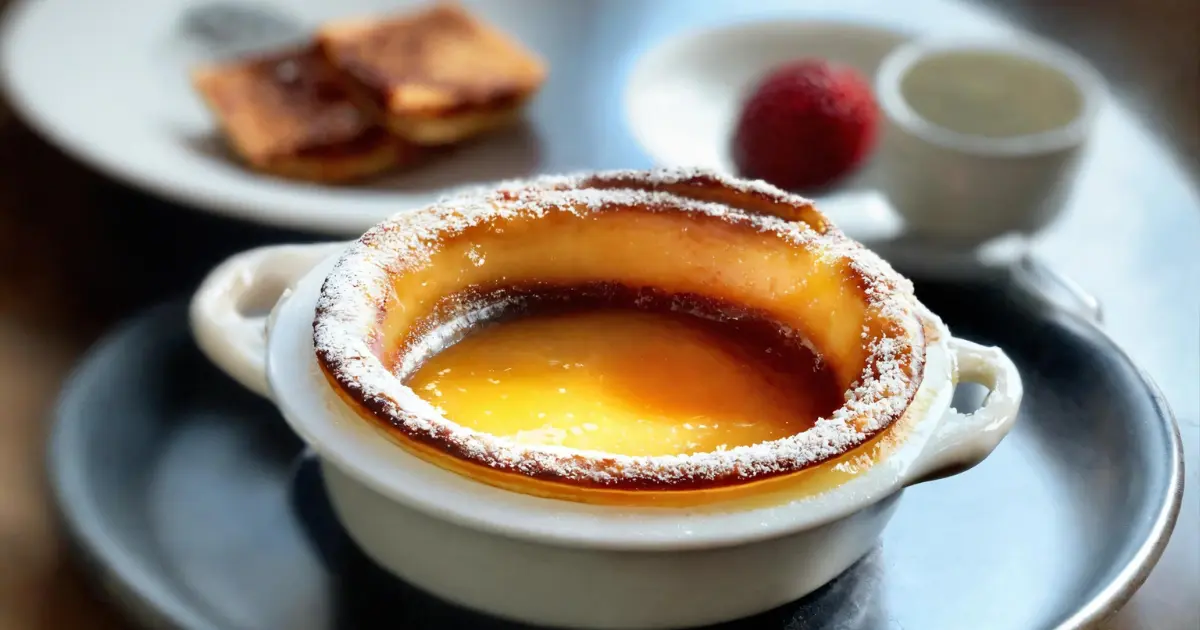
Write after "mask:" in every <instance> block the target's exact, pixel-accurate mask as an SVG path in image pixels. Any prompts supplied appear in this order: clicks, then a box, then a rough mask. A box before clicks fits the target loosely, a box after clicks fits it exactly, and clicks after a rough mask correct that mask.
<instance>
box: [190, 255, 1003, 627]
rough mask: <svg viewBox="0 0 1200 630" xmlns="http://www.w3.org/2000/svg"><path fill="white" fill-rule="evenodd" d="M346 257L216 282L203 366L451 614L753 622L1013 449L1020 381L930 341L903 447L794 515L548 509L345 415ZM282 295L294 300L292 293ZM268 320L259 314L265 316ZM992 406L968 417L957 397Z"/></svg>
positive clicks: (224, 270) (780, 507) (238, 265)
mask: <svg viewBox="0 0 1200 630" xmlns="http://www.w3.org/2000/svg"><path fill="white" fill-rule="evenodd" d="M343 247H344V244H323V245H293V246H276V247H267V248H262V249H257V250H252V251H249V252H246V253H243V254H240V255H237V256H235V257H233V258H231V259H230V260H228V261H226V262H225V263H224V264H222V265H221V266H220V267H218V268H217V269H215V270H214V271H213V272H212V273H211V274H210V276H209V277H208V278H207V279H206V280H205V282H204V283H203V284H202V286H201V287H200V289H199V291H198V292H197V293H196V295H195V297H194V299H193V302H192V305H191V319H192V326H193V330H194V333H195V336H196V339H197V341H198V343H199V345H200V347H201V349H202V350H203V351H204V352H205V353H206V354H207V355H208V356H209V357H210V358H211V359H212V360H213V361H214V362H216V363H217V364H218V365H219V366H221V367H222V368H223V369H224V370H225V371H226V372H228V373H229V374H230V375H231V376H233V377H234V378H236V379H238V380H239V381H240V382H242V383H243V384H244V385H246V386H247V387H249V388H250V389H253V390H254V391H256V392H258V393H260V394H262V395H264V396H267V397H269V398H271V399H272V400H273V401H274V402H275V404H276V405H277V406H278V407H279V409H280V411H281V412H282V413H283V416H284V418H285V419H286V420H287V422H288V423H289V424H290V425H291V427H292V428H293V429H294V430H295V431H296V433H298V434H299V435H300V436H301V437H302V438H303V439H304V440H305V441H306V442H307V443H308V444H309V445H310V446H311V448H312V449H313V450H314V451H315V452H316V453H317V454H318V456H319V457H320V460H321V463H322V470H323V472H324V478H325V483H326V486H327V488H328V491H329V495H330V497H331V500H332V502H333V505H334V509H335V511H336V513H337V516H338V518H339V519H340V521H341V523H342V525H343V526H344V527H345V529H346V531H347V532H349V534H350V536H351V538H353V539H354V540H355V541H356V543H357V544H358V545H359V546H360V547H361V548H362V550H363V551H364V552H365V553H366V554H367V555H368V556H370V557H371V558H372V559H374V560H375V561H376V562H377V563H378V564H379V565H381V566H382V567H384V568H385V569H387V570H389V571H391V572H392V573H394V574H395V575H397V576H399V577H400V578H403V579H404V580H407V581H408V582H410V583H412V584H414V585H416V586H418V587H420V588H422V589H425V590H427V591H429V592H431V593H433V594H435V595H437V596H440V597H442V598H445V599H447V600H449V601H452V602H456V603H458V604H461V605H464V606H467V607H469V608H473V609H476V610H479V611H483V612H487V613H491V614H494V615H498V616H501V617H507V618H510V619H516V620H520V621H525V622H529V623H535V624H545V625H552V626H566V627H576V628H668V627H687V626H696V625H702V624H709V623H716V622H720V621H725V620H730V619H735V618H739V617H744V616H748V615H751V614H755V613H758V612H761V611H764V610H768V609H770V608H773V607H775V606H779V605H782V604H784V603H787V602H789V601H793V600H795V599H798V598H799V597H801V596H803V595H805V594H807V593H809V592H811V591H813V590H814V589H816V588H818V587H820V586H821V585H822V584H824V583H826V582H828V581H829V580H831V579H832V578H834V577H835V576H837V575H838V574H839V573H841V572H842V571H844V570H845V569H847V568H848V567H849V566H850V565H851V564H853V563H854V562H855V561H856V560H858V559H859V558H860V557H862V556H863V555H864V554H865V553H866V552H867V551H868V550H870V549H871V548H872V546H873V545H874V544H875V542H876V539H877V538H878V536H879V534H880V532H881V531H882V530H883V528H884V526H885V525H886V524H887V522H888V520H889V518H890V517H891V515H892V513H893V511H894V510H895V507H896V505H897V501H898V500H899V498H900V492H901V490H903V489H904V488H905V487H906V486H910V485H912V484H915V483H919V482H921V481H926V480H930V479H933V478H937V477H940V476H945V475H947V474H953V473H956V472H960V471H962V470H965V469H966V468H969V467H971V466H973V465H974V464H976V463H978V462H980V461H981V460H983V459H984V458H985V457H987V455H988V454H989V453H991V451H992V450H993V449H994V448H995V446H996V445H997V444H998V443H999V441H1000V440H1001V439H1002V438H1003V437H1004V435H1005V434H1007V433H1008V431H1009V429H1010V428H1011V426H1012V424H1013V422H1014V420H1015V419H1016V416H1017V410H1018V406H1019V404H1020V399H1021V381H1020V377H1019V375H1018V373H1017V371H1016V368H1015V367H1014V366H1013V364H1012V363H1011V361H1009V359H1008V358H1007V357H1006V356H1005V355H1004V354H1003V353H1002V352H1001V351H1000V350H998V349H996V348H987V347H983V346H980V345H977V344H974V343H971V342H968V341H964V340H961V339H955V338H952V337H951V335H950V333H949V331H948V330H947V329H946V327H945V325H944V324H943V323H942V322H941V321H940V320H938V319H937V318H936V317H935V316H934V315H932V314H929V313H925V315H926V316H927V317H928V319H929V322H930V325H931V326H932V327H933V330H934V334H933V335H932V337H933V339H932V340H931V342H930V343H929V346H928V355H927V358H926V360H927V362H926V368H925V376H924V379H923V381H922V383H921V386H920V388H919V390H918V392H917V394H916V397H915V398H914V400H913V402H912V404H911V405H910V407H909V410H908V412H907V415H906V418H905V419H903V420H901V422H906V423H907V425H908V426H911V430H910V431H909V432H908V433H907V435H906V437H905V438H904V439H903V442H902V444H901V446H900V447H899V448H897V449H896V450H894V451H893V452H892V453H891V454H890V455H888V456H887V457H886V458H885V459H883V460H882V461H880V462H878V463H877V464H876V465H874V466H872V467H870V468H869V469H868V470H867V471H866V472H863V473H861V474H859V475H858V476H856V477H854V478H853V479H852V480H851V481H849V482H846V483H844V484H842V485H840V486H836V487H834V488H832V489H829V490H826V491H824V492H822V493H820V494H817V495H814V496H809V497H806V498H804V499H800V500H793V501H788V502H784V503H780V504H774V505H769V506H767V507H755V508H738V509H731V508H730V507H729V506H724V507H723V506H721V505H712V506H706V507H703V508H629V507H613V506H596V505H587V504H582V503H573V502H566V501H558V500H551V499H542V498H537V497H533V496H528V495H524V494H519V493H515V492H510V491H506V490H501V489H498V488H495V487H492V486H488V485H484V484H481V483H478V482H476V481H473V480H470V479H467V478H465V477H461V476H459V475H457V474H454V473H451V472H447V471H445V470H443V469H441V468H439V467H437V466H434V465H432V464H429V463H427V462H425V461H423V460H420V459H418V458H416V457H414V456H411V455H409V454H407V453H406V452H404V451H403V450H401V449H400V448H399V447H397V446H396V445H395V444H394V443H393V442H391V441H390V440H388V439H387V438H385V437H383V436H382V435H381V434H380V432H379V431H378V430H377V429H375V428H374V427H372V426H371V425H370V424H369V423H368V422H365V421H363V420H362V419H361V418H359V417H358V416H357V415H355V414H354V412H353V411H352V410H350V409H349V408H348V407H346V406H345V405H344V403H342V401H340V400H339V399H338V398H337V397H336V395H335V394H334V393H333V392H332V390H331V388H330V387H329V385H328V384H327V381H326V380H325V377H324V376H323V374H322V373H321V371H320V369H319V368H318V366H317V363H316V360H315V357H314V352H313V340H312V336H313V335H312V332H313V328H312V323H313V316H314V309H315V305H316V300H317V295H318V292H319V289H320V285H321V283H322V281H323V280H324V278H325V276H326V274H327V273H328V270H329V269H330V267H331V265H332V263H333V261H334V259H335V258H336V254H337V253H338V252H339V251H340V250H341V249H342V248H343ZM282 287H292V288H289V289H286V290H284V289H283V288H282ZM281 290H282V291H283V296H282V297H281V298H280V299H279V300H278V302H277V303H276V305H275V307H274V309H273V310H272V311H271V313H270V315H269V316H268V317H267V318H266V321H264V318H263V317H261V316H254V315H252V314H248V313H247V312H246V311H247V310H248V309H249V308H252V306H251V305H252V304H255V303H257V304H262V303H264V297H265V298H266V302H267V303H269V302H270V296H269V295H266V293H269V292H272V291H281ZM962 381H969V382H976V383H981V384H983V385H985V386H987V387H988V388H989V389H990V392H991V393H990V394H989V395H988V396H987V398H986V400H985V402H984V403H983V406H982V407H981V408H980V409H979V410H977V411H975V412H974V413H972V414H971V415H963V414H960V413H958V412H956V411H954V410H953V409H951V408H950V398H951V395H952V394H953V390H954V387H955V385H956V384H957V383H958V382H962Z"/></svg>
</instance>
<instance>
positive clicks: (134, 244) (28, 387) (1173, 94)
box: [0, 0, 1200, 630]
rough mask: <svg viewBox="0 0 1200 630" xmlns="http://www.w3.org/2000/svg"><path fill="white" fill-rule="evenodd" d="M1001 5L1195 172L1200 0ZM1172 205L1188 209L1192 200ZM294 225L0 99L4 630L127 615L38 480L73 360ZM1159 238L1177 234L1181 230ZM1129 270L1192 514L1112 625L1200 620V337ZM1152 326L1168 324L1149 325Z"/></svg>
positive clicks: (1105, 296)
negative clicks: (1065, 47) (1080, 55)
mask: <svg viewBox="0 0 1200 630" xmlns="http://www.w3.org/2000/svg"><path fill="white" fill-rule="evenodd" d="M2 4H3V2H0V5H2ZM1007 8H1008V10H1010V11H1012V12H1013V13H1014V14H1015V15H1016V16H1017V17H1019V18H1021V19H1022V20H1023V21H1026V22H1027V23H1028V24H1030V25H1031V27H1032V28H1034V29H1035V30H1039V31H1042V32H1043V33H1046V34H1051V35H1057V36H1059V37H1060V38H1062V39H1065V40H1066V41H1067V42H1068V43H1069V44H1072V45H1075V46H1077V47H1078V48H1079V49H1081V50H1082V51H1083V52H1084V53H1085V54H1088V55H1090V56H1092V58H1093V59H1094V60H1095V61H1096V62H1097V64H1098V65H1100V67H1101V69H1102V70H1104V71H1105V72H1106V73H1107V74H1108V75H1109V78H1110V80H1113V81H1114V82H1115V83H1117V87H1118V89H1119V93H1121V94H1123V95H1125V97H1126V98H1129V99H1132V100H1133V102H1134V103H1136V104H1139V106H1140V108H1142V109H1143V110H1144V111H1146V112H1147V113H1148V114H1150V115H1151V119H1152V120H1153V126H1154V128H1156V129H1157V130H1158V131H1160V132H1163V133H1164V136H1166V137H1167V138H1168V139H1169V141H1170V142H1172V143H1173V146H1174V148H1175V149H1176V150H1177V151H1178V152H1179V154H1180V155H1181V160H1182V161H1183V162H1185V163H1186V165H1187V166H1186V168H1188V169H1189V170H1190V171H1191V172H1192V173H1193V174H1195V173H1197V172H1200V157H1198V156H1200V114H1198V112H1200V76H1198V75H1200V46H1198V45H1197V44H1196V42H1197V39H1196V37H1197V33H1198V32H1200V2H1196V0H1158V1H1156V2H1116V1H1103V0H1102V1H1096V2H1084V1H1082V0H1081V1H1078V2H1065V1H1064V2H1054V3H1035V2H1033V0H1022V1H1021V2H1015V3H1012V4H1010V5H1008V7H1007ZM1135 210H1136V209H1135ZM1159 210H1161V209H1159ZM1162 211H1164V212H1165V211H1168V210H1162ZM1169 211H1172V212H1181V213H1182V212H1191V213H1196V212H1200V207H1181V208H1174V209H1169ZM1079 224H1081V220H1079V219H1078V218H1076V219H1073V220H1067V221H1064V226H1063V227H1060V228H1059V230H1058V231H1059V234H1058V236H1057V237H1054V239H1055V240H1056V241H1062V242H1064V243H1065V242H1067V241H1069V240H1070V236H1069V232H1068V230H1070V229H1074V226H1076V225H1079ZM1064 233H1066V234H1067V235H1066V236H1064ZM298 238H312V236H311V235H300V234H289V233H284V232H280V231H276V230H269V229H264V228H258V227H253V226H245V225H236V224H231V223H227V222H225V221H222V220H219V219H216V218H211V217H208V216H204V215H200V214H196V213H190V212H183V211H178V212H164V211H163V209H162V207H161V206H156V205H154V204H153V203H152V202H150V201H148V200H147V199H145V198H143V197H141V196H139V195H137V194H134V193H131V192H129V191H127V190H124V189H122V188H121V187H119V186H117V185H115V184H112V183H109V182H106V181H105V180H103V179H102V178H100V177H99V176H97V175H95V174H93V173H91V172H89V171H87V170H86V169H84V168H83V167H81V166H79V165H77V164H76V163H74V162H72V161H71V160H70V159H68V158H66V157H64V156H62V155H61V154H59V153H58V152H57V151H55V150H54V149H52V148H50V147H48V146H47V145H45V144H44V143H42V142H41V141H40V140H39V139H37V138H36V137H35V136H34V135H33V134H32V133H31V132H30V131H28V130H27V129H26V128H25V127H24V126H23V125H21V124H20V123H18V122H17V121H15V120H14V119H12V117H11V115H10V114H9V113H8V112H7V111H6V110H4V109H3V108H2V107H0V402H2V404H3V412H2V413H0V630H18V629H19V630H42V629H55V630H58V629H65V628H72V629H76V628H77V629H80V630H84V629H89V628H100V629H108V628H124V627H126V625H125V624H126V622H124V621H123V620H122V619H121V618H120V617H119V615H118V614H117V613H116V612H115V610H114V609H113V607H111V606H110V605H109V604H107V603H105V602H104V601H103V600H102V598H101V597H99V596H97V595H96V594H95V592H94V591H93V589H91V588H90V586H89V585H88V584H87V582H86V580H85V579H83V577H82V576H81V572H80V570H79V569H77V568H76V567H75V565H74V564H73V561H72V556H71V555H70V554H69V553H68V552H67V550H66V549H65V548H64V544H63V539H62V537H61V536H60V534H59V531H58V528H57V525H56V523H55V521H54V519H53V517H52V511H51V509H50V506H49V504H48V500H47V494H46V491H45V483H44V479H43V472H42V460H43V442H44V433H45V429H46V427H47V424H46V419H47V417H48V414H49V412H50V409H51V406H52V404H53V401H54V397H55V395H56V393H57V389H58V386H59V383H60V382H61V380H62V379H63V377H64V376H65V375H66V374H67V373H68V372H69V370H70V369H71V366H72V364H73V362H74V361H75V360H76V359H77V358H78V357H79V356H80V354H81V353H82V352H83V351H84V350H85V349H86V348H87V347H88V346H89V345H90V344H91V343H92V342H94V341H95V340H96V339H97V338H98V336H99V335H100V334H101V333H102V332H103V331H104V330H105V329H106V328H107V327H109V326H111V325H112V324H113V323H114V322H116V321H118V320H119V319H120V318H123V317H126V316H128V315H130V314H132V313H133V312H135V311H136V310H138V309H139V308H141V307H144V306H147V305H149V304H152V303H155V302H157V301H159V300H161V299H164V298H166V297H169V296H175V295H179V294H181V293H185V292H186V291H187V290H188V288H189V287H191V286H193V285H194V283H195V282H196V281H197V280H198V279H199V278H200V276H201V274H203V272H204V271H205V270H206V269H207V268H209V267H210V266H211V265H212V264H214V263H215V262H217V261H219V260H220V259H222V258H223V257H224V256H225V255H227V254H229V253H232V252H235V251H238V250H241V249H243V248H245V247H248V246H251V245H253V244H260V243H263V242H268V241H287V240H295V239H298ZM1140 246H1141V247H1144V248H1149V249H1154V248H1155V247H1156V245H1155V244H1154V243H1141V244H1140ZM1160 246H1161V247H1163V248H1180V247H1182V246H1181V244H1179V243H1172V242H1166V243H1162V244H1161V245H1160ZM1197 248H1200V243H1193V244H1191V250H1190V251H1189V252H1186V253H1185V252H1184V251H1183V250H1181V249H1180V250H1178V251H1176V250H1174V249H1173V250H1170V251H1168V252H1166V253H1165V254H1164V252H1163V251H1158V252H1156V254H1157V255H1158V256H1159V259H1160V260H1166V261H1168V262H1169V261H1170V260H1171V256H1172V255H1174V254H1176V253H1177V254H1178V255H1179V256H1180V258H1179V260H1183V258H1182V257H1183V256H1185V255H1186V256H1189V257H1194V256H1195V249H1197ZM1055 258H1056V257H1052V260H1051V262H1057V263H1060V267H1061V266H1066V267H1076V269H1072V268H1068V269H1066V271H1067V272H1068V273H1075V272H1076V271H1077V270H1078V271H1080V272H1086V268H1085V267H1083V266H1081V265H1083V264H1084V263H1081V262H1079V261H1077V260H1074V259H1071V258H1069V257H1067V256H1066V255H1065V254H1064V257H1063V259H1062V260H1061V261H1059V260H1056V259H1055ZM1193 259H1194V258H1188V259H1187V260H1193ZM1084 275H1086V273H1084ZM1140 280H1141V281H1142V282H1143V283H1144V285H1152V284H1153V283H1154V282H1155V279H1154V277H1153V274H1147V275H1146V276H1145V277H1144V278H1141V279H1140ZM1193 280H1194V282H1193V283H1192V284H1191V286H1190V287H1188V286H1178V287H1166V288H1165V290H1178V291H1193V292H1200V280H1195V279H1194V278H1193ZM1129 282H1130V279H1129V278H1125V279H1123V280H1122V281H1121V283H1113V284H1105V280H1104V279H1103V278H1099V277H1097V278H1094V279H1093V281H1092V283H1091V286H1090V287H1089V288H1092V289H1093V290H1095V291H1096V292H1097V293H1098V294H1099V295H1100V297H1101V298H1102V300H1103V301H1105V302H1106V304H1105V306H1106V309H1107V312H1108V314H1109V318H1110V322H1112V326H1113V327H1112V328H1111V329H1110V330H1112V332H1113V334H1114V336H1115V337H1116V338H1117V340H1118V342H1120V343H1122V344H1123V345H1125V346H1126V347H1127V348H1128V349H1129V350H1130V352H1131V354H1132V355H1133V356H1134V357H1135V359H1138V360H1139V361H1141V362H1142V363H1143V364H1144V365H1145V366H1146V367H1147V369H1149V370H1150V372H1151V374H1152V376H1154V377H1156V378H1158V379H1160V381H1161V380H1164V379H1165V380H1167V381H1168V382H1170V383H1173V384H1174V385H1175V386H1174V387H1166V389H1167V395H1168V398H1170V401H1171V403H1172V404H1173V405H1174V406H1175V407H1176V411H1177V413H1179V414H1180V418H1179V420H1180V424H1181V426H1182V427H1183V435H1184V438H1185V440H1186V441H1189V446H1188V456H1189V457H1190V458H1191V459H1190V460H1189V461H1188V465H1189V467H1190V470H1189V473H1188V478H1187V481H1188V484H1189V486H1188V490H1187V496H1186V498H1185V501H1184V506H1183V513H1182V515H1181V518H1180V522H1179V526H1178V527H1177V528H1176V533H1175V536H1174V537H1173V539H1172V541H1171V544H1170V546H1169V547H1168V550H1167V553H1166V556H1165V557H1164V559H1163V560H1162V562H1161V563H1160V565H1159V567H1158V568H1157V569H1156V570H1155V572H1154V573H1153V574H1152V575H1151V577H1150V579H1149V581H1148V582H1147V584H1146V586H1145V587H1144V588H1143V589H1142V590H1141V591H1140V592H1139V593H1138V594H1137V595H1136V596H1135V597H1134V599H1133V600H1132V602H1131V603H1130V604H1129V605H1128V606H1127V607H1126V608H1125V609H1124V610H1123V611H1122V612H1121V613H1120V614H1119V615H1118V616H1117V617H1116V618H1115V619H1114V620H1113V621H1112V622H1111V624H1110V627H1111V628H1115V629H1135V628H1137V629H1154V630H1174V629H1183V628H1196V627H1200V592H1198V591H1200V585H1198V584H1197V581H1198V578H1197V576H1198V573H1200V569H1197V567H1200V505H1198V495H1200V492H1198V491H1200V488H1198V487H1197V486H1198V485H1200V483H1198V477H1197V475H1196V474H1195V469H1196V468H1197V467H1200V461H1198V460H1197V459H1196V445H1195V442H1196V441H1200V430H1198V429H1197V427H1198V426H1200V418H1198V417H1196V415H1195V414H1196V409H1197V400H1196V398H1197V396H1198V393H1197V389H1200V374H1197V373H1196V368H1195V367H1194V366H1195V365H1196V363H1197V358H1200V348H1190V347H1183V348H1177V347H1172V346H1171V340H1170V334H1171V332H1172V330H1170V329H1167V330H1155V329H1154V328H1153V327H1156V326H1158V325H1159V324H1158V318H1156V316H1155V314H1154V313H1148V312H1145V311H1144V310H1142V309H1140V308H1139V305H1138V304H1136V303H1130V302H1129V301H1127V300H1124V299H1122V298H1123V297H1124V296H1125V295H1127V294H1126V293H1123V291H1125V290H1126V289H1127V288H1128V286H1129ZM1122 283H1123V284H1122ZM1184 303H1185V304H1191V303H1194V301H1192V302H1186V301H1185V302H1184ZM1187 317H1190V318H1191V319H1190V321H1191V322H1192V325H1194V326H1198V327H1200V313H1191V314H1190V315H1188V314H1185V317H1184V318H1183V319H1182V320H1181V319H1179V318H1175V319H1173V320H1172V321H1176V322H1178V321H1188V319H1187ZM1146 330H1150V331H1151V333H1154V332H1157V334H1158V336H1155V334H1150V333H1146V334H1143V333H1144V332H1145V331H1146ZM1176 330H1178V328H1177V329H1176ZM1164 335H1165V336H1166V338H1165V339H1164V338H1162V336H1164ZM1177 370H1183V372H1182V373H1176V371H1177ZM1181 378H1182V379H1195V381H1194V382H1193V383H1192V386H1191V389H1190V396H1191V399H1188V395H1189V392H1188V387H1187V384H1186V383H1184V384H1183V385H1182V386H1181V385H1179V383H1180V380H1179V379H1181Z"/></svg>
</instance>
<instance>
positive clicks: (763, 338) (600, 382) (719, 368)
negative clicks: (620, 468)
mask: <svg viewBox="0 0 1200 630" xmlns="http://www.w3.org/2000/svg"><path fill="white" fill-rule="evenodd" d="M774 333H775V331H773V330H771V326H770V325H768V324H767V323H766V322H759V321H754V322H753V323H751V324H747V323H746V322H744V321H743V322H741V323H734V322H728V321H719V320H714V319H709V318H704V317H699V316H696V315H690V314H684V313H678V312H670V311H666V310H638V309H633V308H618V307H608V308H600V309H588V310H582V311H576V312H566V313H535V314H532V315H529V316H526V317H521V318H517V319H511V320H508V321H503V322H499V323H493V324H490V325H485V326H482V327H480V328H478V329H476V330H474V331H472V332H470V333H469V334H468V335H467V336H466V337H465V338H464V339H463V340H461V341H459V342H458V343H457V344H455V345H453V346H450V347H449V348H447V349H445V350H443V351H441V352H440V353H438V354H436V355H434V356H433V357H432V358H431V359H430V360H429V361H427V362H426V363H425V364H424V365H423V366H422V367H421V368H420V369H418V370H417V372H416V373H415V374H414V375H413V376H412V378H411V380H410V381H409V386H410V387H412V388H413V390H415V391H416V392H417V394H418V395H419V396H421V397H422V398H424V399H425V400H427V401H429V402H430V403H431V404H433V405H435V406H436V407H438V408H440V409H441V410H442V411H443V413H444V414H445V415H446V417H447V418H449V419H450V420H452V421H454V422H457V423H459V424H461V425H463V426H466V427H469V428H471V429H474V430H477V431H482V432H485V433H488V434H491V435H495V436H501V437H511V438H512V439H514V440H516V441H518V442H521V443H525V444H541V445H557V446H566V447H568V448H574V449H581V450H592V451H603V452H606V453H617V454H622V455H675V454H685V453H697V452H707V451H715V450H723V449H728V448H733V447H737V446H743V445H751V444H758V443H760V442H765V441H768V440H775V439H779V438H783V437H787V436H789V435H794V434H796V433H799V432H801V431H803V430H805V429H808V428H809V427H811V426H812V424H813V423H814V422H815V421H816V419H817V418H819V417H821V416H822V415H825V414H829V413H831V412H832V411H833V410H834V409H836V408H837V406H838V405H839V404H840V403H841V392H840V390H839V388H838V387H837V384H836V382H835V381H834V379H833V376H832V374H830V373H829V372H828V371H826V370H825V369H824V368H823V367H821V366H820V365H819V363H818V362H817V361H816V359H815V357H814V355H813V354H812V352H811V351H809V350H808V349H807V348H805V347H804V346H803V345H802V344H801V343H799V341H798V340H795V339H786V338H784V337H782V336H780V335H778V334H774Z"/></svg>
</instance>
